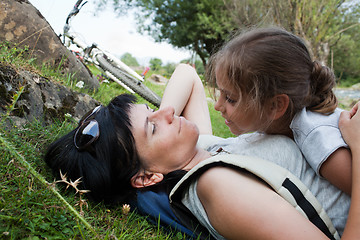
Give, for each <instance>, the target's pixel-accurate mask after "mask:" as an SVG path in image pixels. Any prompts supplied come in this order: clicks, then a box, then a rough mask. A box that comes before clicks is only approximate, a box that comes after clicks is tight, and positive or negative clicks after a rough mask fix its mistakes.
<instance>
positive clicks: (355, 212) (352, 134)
mask: <svg viewBox="0 0 360 240" xmlns="http://www.w3.org/2000/svg"><path fill="white" fill-rule="evenodd" d="M358 104H359V103H358ZM358 104H357V105H356V106H355V107H354V108H353V109H352V110H351V111H350V112H347V111H344V112H342V113H341V115H340V120H339V127H340V131H341V134H342V136H343V138H344V140H345V141H346V143H347V144H348V145H349V147H350V149H351V154H352V187H351V205H350V210H349V216H348V220H347V222H346V227H345V230H344V233H343V237H342V238H343V239H357V238H359V236H360V228H359V226H360V187H359V184H360V112H359V111H358Z"/></svg>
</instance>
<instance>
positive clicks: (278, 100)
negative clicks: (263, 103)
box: [269, 94, 290, 120]
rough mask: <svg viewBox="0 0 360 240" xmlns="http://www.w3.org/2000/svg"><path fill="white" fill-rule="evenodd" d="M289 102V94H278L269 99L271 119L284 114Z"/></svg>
mask: <svg viewBox="0 0 360 240" xmlns="http://www.w3.org/2000/svg"><path fill="white" fill-rule="evenodd" d="M289 102H290V100H289V96H288V95H286V94H278V95H276V96H275V97H273V98H272V99H271V100H270V106H269V113H270V115H269V116H270V117H271V118H272V120H277V119H279V118H281V117H282V116H283V115H284V114H285V112H286V110H287V108H288V106H289Z"/></svg>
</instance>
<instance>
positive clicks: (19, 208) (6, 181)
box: [0, 43, 231, 239]
mask: <svg viewBox="0 0 360 240" xmlns="http://www.w3.org/2000/svg"><path fill="white" fill-rule="evenodd" d="M0 62H3V63H7V64H9V65H12V66H13V67H15V68H22V69H27V70H30V71H33V72H37V73H39V74H41V75H42V76H45V77H47V78H50V79H52V80H54V81H58V82H61V83H62V84H64V85H67V86H68V87H70V88H73V89H74V90H79V89H77V88H76V87H75V83H76V79H73V78H72V76H71V75H64V74H61V72H60V71H58V70H59V69H55V70H54V69H51V68H50V67H48V66H47V65H43V66H40V67H38V66H36V65H35V64H34V59H32V58H31V56H29V50H28V49H26V48H25V49H17V48H16V47H15V46H13V45H11V44H9V43H0ZM91 70H92V71H94V73H95V75H97V74H98V72H96V70H95V69H91ZM145 84H146V85H147V86H148V87H149V88H150V89H152V90H153V91H155V92H156V93H157V94H159V95H160V96H161V95H162V92H163V91H164V89H165V86H162V85H157V84H153V83H151V82H150V81H146V83H145ZM124 92H126V90H124V89H123V88H122V87H120V86H119V85H118V84H116V83H114V82H110V83H103V84H101V85H100V89H99V91H98V92H96V93H89V94H90V95H91V96H92V97H94V98H95V99H97V100H99V101H100V102H102V103H103V104H107V103H108V102H109V101H110V100H111V99H112V98H113V97H115V96H117V95H118V94H121V93H124ZM20 96H21V91H19V92H18V93H17V94H15V95H14V96H13V102H12V103H10V104H9V105H8V106H6V107H7V113H8V114H9V113H10V112H11V111H13V110H16V109H15V104H16V101H17V100H18V98H19V97H20ZM138 99H139V102H140V103H144V102H145V100H143V99H142V98H140V97H138ZM209 109H210V114H211V118H212V119H211V120H212V124H213V126H214V133H215V134H216V135H218V136H222V137H227V136H231V133H230V132H229V130H228V129H227V127H226V126H225V124H224V122H223V119H222V118H221V116H220V115H219V113H217V112H215V110H214V109H213V106H212V105H211V104H209ZM6 119H7V114H5V115H4V116H1V120H0V151H1V158H0V163H1V168H0V188H1V190H0V191H1V195H0V238H1V239H185V236H184V235H182V234H180V233H178V232H172V231H169V230H166V229H162V228H160V227H159V226H157V225H153V224H150V223H149V222H148V221H147V220H146V218H145V217H143V216H140V215H137V214H136V213H133V212H131V213H130V214H124V213H122V206H121V205H118V206H113V207H111V208H108V207H107V206H104V205H103V204H94V203H92V202H90V201H86V195H85V197H84V196H82V195H79V194H75V191H73V190H65V189H64V188H61V186H59V185H58V184H56V185H55V186H56V187H54V179H53V176H52V175H51V173H50V170H49V169H48V168H47V166H46V165H45V163H44V161H43V154H44V152H45V150H46V146H48V144H49V143H51V142H52V141H54V140H55V139H57V138H58V137H60V136H62V135H64V134H65V133H67V132H69V131H70V130H71V129H73V128H74V127H75V126H76V122H75V121H74V120H72V119H71V118H66V119H65V120H64V121H61V122H60V121H57V122H56V123H54V124H53V125H50V126H45V127H44V126H42V125H41V124H40V123H39V122H32V123H29V124H27V125H26V126H15V125H13V126H12V128H11V129H10V130H5V129H8V128H5V120H6ZM81 200H85V203H86V204H85V203H83V204H82V205H81V207H80V205H79V203H80V201H81Z"/></svg>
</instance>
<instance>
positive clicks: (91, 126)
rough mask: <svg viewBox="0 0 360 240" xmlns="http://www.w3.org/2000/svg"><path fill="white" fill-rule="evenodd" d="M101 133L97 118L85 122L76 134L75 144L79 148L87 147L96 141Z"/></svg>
mask: <svg viewBox="0 0 360 240" xmlns="http://www.w3.org/2000/svg"><path fill="white" fill-rule="evenodd" d="M99 135H100V131H99V124H98V122H97V121H96V120H91V121H88V122H86V123H84V124H83V125H82V126H81V127H80V128H79V129H78V131H77V134H76V136H75V145H76V146H77V147H78V148H79V149H82V148H85V147H86V146H88V145H89V144H91V143H92V142H94V141H95V140H96V139H97V138H98V137H99Z"/></svg>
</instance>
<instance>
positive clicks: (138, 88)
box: [96, 54, 161, 107]
mask: <svg viewBox="0 0 360 240" xmlns="http://www.w3.org/2000/svg"><path fill="white" fill-rule="evenodd" d="M96 60H97V61H98V63H99V65H100V66H101V68H103V69H104V70H106V71H109V72H110V73H111V74H113V75H114V76H115V77H116V78H118V79H119V80H120V81H121V82H122V83H124V84H125V85H126V86H128V87H129V88H130V89H132V90H133V91H134V92H136V93H137V94H139V95H140V96H141V97H142V98H144V99H145V100H147V101H148V102H150V103H152V104H153V105H155V106H156V107H159V106H160V103H161V97H159V96H158V95H157V94H156V93H154V92H153V91H151V90H150V89H149V88H148V87H147V86H145V85H144V84H143V83H142V82H141V81H140V80H138V79H136V78H135V77H133V76H131V75H130V74H128V73H126V72H125V71H123V70H121V69H119V68H118V67H116V66H114V65H113V64H112V63H111V62H110V60H108V59H107V58H106V55H105V54H103V55H102V54H98V55H97V56H96Z"/></svg>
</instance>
